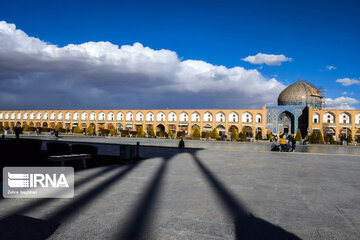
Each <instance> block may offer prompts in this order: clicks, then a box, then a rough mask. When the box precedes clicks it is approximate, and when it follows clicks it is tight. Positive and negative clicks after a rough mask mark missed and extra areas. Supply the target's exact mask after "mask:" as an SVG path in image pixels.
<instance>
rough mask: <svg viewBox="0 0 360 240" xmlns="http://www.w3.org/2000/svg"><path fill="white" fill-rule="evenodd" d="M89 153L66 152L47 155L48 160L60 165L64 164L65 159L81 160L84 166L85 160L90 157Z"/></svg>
mask: <svg viewBox="0 0 360 240" xmlns="http://www.w3.org/2000/svg"><path fill="white" fill-rule="evenodd" d="M90 158H91V155H90V154H85V153H84V154H67V155H56V156H49V157H48V161H50V162H60V163H61V166H64V162H65V161H77V160H82V163H83V167H84V168H86V160H87V159H90Z"/></svg>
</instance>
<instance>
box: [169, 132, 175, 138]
mask: <svg viewBox="0 0 360 240" xmlns="http://www.w3.org/2000/svg"><path fill="white" fill-rule="evenodd" d="M168 136H169V137H170V138H173V137H174V133H173V131H171V130H170V131H169V135H168Z"/></svg>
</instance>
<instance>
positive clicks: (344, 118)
mask: <svg viewBox="0 0 360 240" xmlns="http://www.w3.org/2000/svg"><path fill="white" fill-rule="evenodd" d="M322 119H323V120H322V122H323V123H328V124H335V123H336V116H335V114H334V113H332V112H326V113H324V114H323V116H322ZM338 119H339V120H338V123H340V124H351V123H352V117H351V114H350V113H347V112H343V113H341V114H339V116H338ZM312 122H313V123H315V124H316V123H320V122H321V120H320V114H319V113H316V112H315V113H313V116H312ZM355 123H356V124H360V113H358V114H356V115H355Z"/></svg>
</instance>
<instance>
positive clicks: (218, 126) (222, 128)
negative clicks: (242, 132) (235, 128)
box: [216, 124, 226, 136]
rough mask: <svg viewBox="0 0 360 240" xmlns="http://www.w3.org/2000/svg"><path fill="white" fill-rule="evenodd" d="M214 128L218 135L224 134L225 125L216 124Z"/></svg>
mask: <svg viewBox="0 0 360 240" xmlns="http://www.w3.org/2000/svg"><path fill="white" fill-rule="evenodd" d="M216 129H217V131H218V133H219V135H220V136H223V135H225V134H226V129H225V127H224V126H223V125H221V124H220V125H217V127H216Z"/></svg>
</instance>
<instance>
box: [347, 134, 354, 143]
mask: <svg viewBox="0 0 360 240" xmlns="http://www.w3.org/2000/svg"><path fill="white" fill-rule="evenodd" d="M346 142H347V143H352V142H353V137H352V135H351V134H349V135H348V137H347V138H346Z"/></svg>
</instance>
